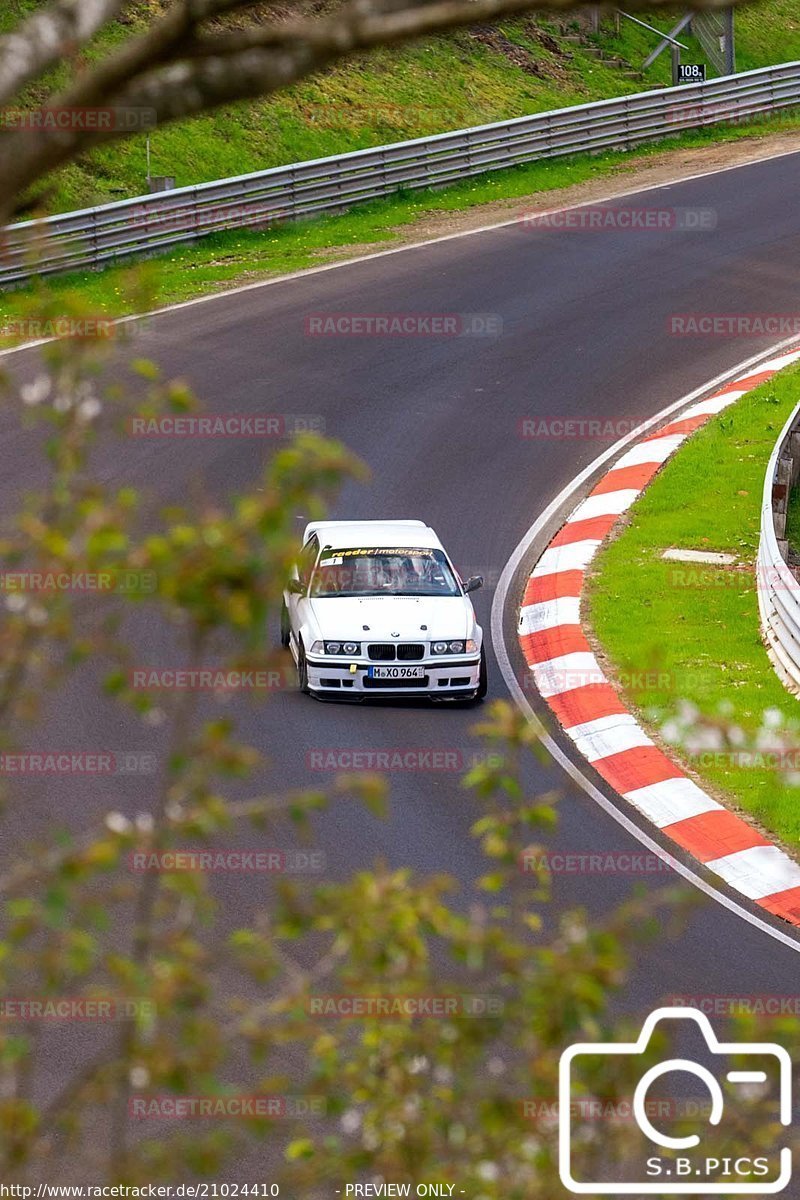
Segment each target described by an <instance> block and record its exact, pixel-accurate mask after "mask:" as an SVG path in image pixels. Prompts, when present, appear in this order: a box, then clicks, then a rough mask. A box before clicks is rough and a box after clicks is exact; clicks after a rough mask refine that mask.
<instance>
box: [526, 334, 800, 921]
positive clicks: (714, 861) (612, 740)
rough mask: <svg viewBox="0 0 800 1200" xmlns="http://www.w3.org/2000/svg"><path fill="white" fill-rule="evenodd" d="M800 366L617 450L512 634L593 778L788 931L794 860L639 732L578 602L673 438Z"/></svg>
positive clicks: (699, 406)
mask: <svg viewBox="0 0 800 1200" xmlns="http://www.w3.org/2000/svg"><path fill="white" fill-rule="evenodd" d="M799 359H800V349H794V350H791V351H789V352H787V353H783V354H780V355H778V356H777V357H775V358H772V359H769V360H768V361H767V362H764V363H762V364H761V365H760V366H759V368H758V370H757V371H755V372H754V373H752V374H750V375H746V376H744V377H742V378H740V379H736V380H734V381H732V382H731V383H728V384H726V385H725V386H724V387H722V388H720V390H719V391H718V392H715V393H714V394H713V395H712V396H710V397H708V398H707V399H705V400H702V401H700V402H699V403H696V404H692V405H691V406H690V407H689V408H687V409H686V410H685V411H684V412H683V413H682V414H681V415H680V417H678V418H677V419H676V420H673V421H671V422H670V423H669V424H668V425H666V426H664V427H663V428H662V429H659V430H658V431H657V432H655V433H652V434H650V435H649V436H646V437H644V438H643V439H642V440H641V441H640V442H638V443H637V444H635V445H634V446H633V447H632V448H631V449H629V450H628V451H627V452H626V453H625V454H623V455H622V457H621V458H619V459H618V460H617V461H616V462H615V463H614V466H613V467H612V468H611V470H609V471H608V472H607V473H606V475H605V476H604V477H603V478H602V479H601V480H600V482H599V483H598V484H597V485H596V486H595V487H594V488H593V489H592V491H591V492H590V493H589V495H588V496H587V497H586V498H585V499H584V500H582V501H581V502H580V504H578V506H577V507H576V508H575V509H574V510H573V512H572V514H571V515H570V517H569V518H568V520H567V521H566V522H565V524H564V525H563V526H562V528H561V529H560V530H559V532H558V533H557V534H556V536H555V537H554V538H553V539H552V541H551V542H550V544H549V545H548V547H547V549H546V550H545V551H544V553H543V554H542V556H541V558H540V559H539V561H538V562H537V564H536V566H535V567H534V569H533V571H532V573H531V575H530V577H529V578H528V581H527V584H526V587H525V594H524V596H523V600H522V607H521V609H520V615H519V628H518V636H519V641H520V646H521V648H522V653H523V656H524V658H525V661H526V663H527V664H528V667H529V668H530V670H531V672H532V674H533V678H534V682H535V684H536V687H537V688H538V690H539V692H540V694H541V695H542V697H543V698H544V700H546V702H547V704H548V705H549V706H550V708H551V709H552V711H553V713H554V714H555V716H556V718H557V720H558V721H559V723H560V725H561V726H562V727H563V729H564V730H565V732H566V733H567V735H568V736H569V737H570V738H571V739H572V741H573V742H574V743H575V746H576V748H577V749H578V750H579V751H580V753H581V754H582V755H583V757H584V758H585V759H587V760H588V762H590V763H591V764H592V766H593V767H594V769H595V770H596V771H597V772H598V774H599V775H601V776H602V777H603V779H605V780H606V782H607V783H609V784H610V785H611V786H612V787H613V788H614V790H615V791H616V792H618V793H619V794H620V795H621V796H623V797H624V798H625V799H626V800H628V801H629V802H630V803H631V804H632V805H633V806H634V807H635V808H636V809H637V810H638V811H639V812H640V813H642V814H643V815H644V816H645V817H646V818H647V819H648V820H649V821H651V822H652V823H653V824H654V825H656V826H657V827H658V828H659V829H660V830H661V832H662V833H664V834H665V835H666V836H667V837H669V838H671V839H672V841H674V842H675V843H676V844H677V845H679V846H680V847H681V848H682V849H683V850H685V851H688V853H689V854H691V855H692V856H693V857H694V858H695V859H697V860H698V861H699V862H701V863H703V864H704V866H705V867H707V868H708V869H709V870H710V871H712V872H714V874H716V875H718V876H719V877H720V878H721V879H723V880H724V881H725V882H726V883H727V884H728V885H729V886H730V887H732V888H733V889H735V890H736V891H737V892H740V893H741V894H742V895H743V896H746V897H747V898H748V899H749V900H753V901H755V903H756V904H758V905H760V906H761V907H762V908H764V909H766V910H767V911H769V912H771V913H774V914H775V915H776V916H779V917H782V918H783V919H784V920H786V921H789V922H791V923H792V924H793V925H800V865H799V864H798V863H796V862H795V861H794V860H793V859H791V858H789V856H788V855H787V854H785V853H784V852H783V851H782V850H780V849H779V848H778V847H777V846H773V845H771V844H770V843H769V841H768V840H767V839H766V838H765V837H763V836H762V835H761V834H760V833H759V832H758V830H756V829H754V828H753V826H752V825H749V824H748V823H747V821H745V820H743V819H742V818H741V817H738V816H737V815H736V814H735V813H732V812H730V811H729V810H728V809H726V808H724V807H723V806H722V805H721V804H719V803H718V802H717V801H716V800H714V799H712V798H711V796H709V795H707V794H706V793H705V792H704V791H703V790H702V788H700V787H698V786H697V784H696V783H694V781H693V780H691V779H689V778H688V776H687V775H685V774H684V772H683V771H682V770H681V768H680V767H679V766H678V765H677V763H675V762H673V761H672V759H670V758H668V757H667V755H666V754H664V753H663V751H662V750H660V749H659V748H658V746H656V745H655V743H654V742H653V741H652V739H651V738H649V737H648V736H647V734H646V733H645V731H644V730H643V729H642V727H641V726H640V725H639V724H638V722H637V720H636V718H635V717H634V716H633V714H632V713H630V712H628V710H627V709H626V708H625V705H624V704H623V703H622V700H621V698H620V695H619V693H618V692H617V691H616V689H615V688H614V687H613V686H612V685H611V683H610V682H609V681H608V679H607V678H606V676H605V675H604V674H603V671H602V669H601V667H600V664H599V663H598V661H597V659H596V657H595V655H594V654H593V652H592V648H591V646H590V645H589V642H588V641H587V639H586V636H585V634H584V631H583V628H582V626H581V616H580V607H581V596H582V592H583V586H584V582H585V578H586V568H587V567H588V565H589V563H590V562H591V561H592V559H593V558H594V556H595V554H596V553H597V551H598V549H599V547H600V545H601V543H602V542H603V540H604V539H605V538H606V537H607V536H608V534H610V532H611V530H612V529H613V527H614V525H615V524H616V522H617V520H618V519H619V517H620V515H621V514H622V513H624V512H625V511H626V510H627V509H628V508H629V507H630V506H631V504H632V503H633V501H634V500H636V499H637V497H638V496H639V495H640V494H641V493H642V491H643V490H644V489H645V488H646V487H647V485H648V483H649V482H650V481H651V479H652V478H653V476H654V475H655V474H656V472H657V471H658V470H659V468H660V467H661V466H662V465H663V464H664V463H665V462H666V460H667V459H668V458H669V457H670V456H671V455H672V454H673V453H674V452H675V450H677V448H678V447H679V446H680V445H681V443H682V442H684V441H685V440H686V438H688V437H689V436H690V434H692V433H694V431H695V430H696V429H699V428H700V426H701V425H704V424H705V423H706V421H708V420H709V419H710V418H711V417H712V416H714V415H716V413H719V412H721V411H722V410H723V409H724V408H727V407H728V405H729V404H733V402H734V401H735V400H738V399H739V397H740V396H743V395H744V393H745V392H747V391H750V389H751V388H754V387H757V386H758V385H759V384H761V383H764V381H765V380H767V379H769V378H771V376H772V375H774V374H775V372H776V371H779V370H780V369H781V368H782V367H786V366H788V365H789V364H790V363H793V362H797V361H798V360H799Z"/></svg>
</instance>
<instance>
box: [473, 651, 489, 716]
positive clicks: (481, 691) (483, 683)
mask: <svg viewBox="0 0 800 1200" xmlns="http://www.w3.org/2000/svg"><path fill="white" fill-rule="evenodd" d="M488 690H489V672H488V671H487V669H486V651H485V650H484V648H483V646H481V670H480V675H479V676H478V690H477V692H476V693H475V703H476V704H480V702H481V700H485V699H486V693H487V692H488Z"/></svg>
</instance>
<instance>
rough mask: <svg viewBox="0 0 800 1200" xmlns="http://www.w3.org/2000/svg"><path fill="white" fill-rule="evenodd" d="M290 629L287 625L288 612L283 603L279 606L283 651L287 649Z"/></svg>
mask: <svg viewBox="0 0 800 1200" xmlns="http://www.w3.org/2000/svg"><path fill="white" fill-rule="evenodd" d="M290 633H291V627H290V625H289V610H288V608H287V607H286V604H285V603H282V604H281V645H282V646H283V648H284V650H288V649H289V638H290Z"/></svg>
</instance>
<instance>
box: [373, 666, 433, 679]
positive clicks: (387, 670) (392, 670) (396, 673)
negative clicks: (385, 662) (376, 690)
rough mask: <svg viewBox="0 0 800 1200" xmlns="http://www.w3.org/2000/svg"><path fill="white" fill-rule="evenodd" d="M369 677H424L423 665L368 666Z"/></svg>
mask: <svg viewBox="0 0 800 1200" xmlns="http://www.w3.org/2000/svg"><path fill="white" fill-rule="evenodd" d="M369 677H370V679H424V678H425V668H424V667H370V669H369Z"/></svg>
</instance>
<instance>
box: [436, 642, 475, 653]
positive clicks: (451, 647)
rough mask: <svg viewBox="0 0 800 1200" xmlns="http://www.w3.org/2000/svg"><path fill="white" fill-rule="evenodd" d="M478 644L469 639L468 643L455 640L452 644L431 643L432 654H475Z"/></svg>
mask: <svg viewBox="0 0 800 1200" xmlns="http://www.w3.org/2000/svg"><path fill="white" fill-rule="evenodd" d="M477 649H478V643H477V642H475V641H473V639H472V638H469V639H468V640H467V641H459V640H458V639H453V641H452V642H431V653H432V654H475V653H476V651H477Z"/></svg>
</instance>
